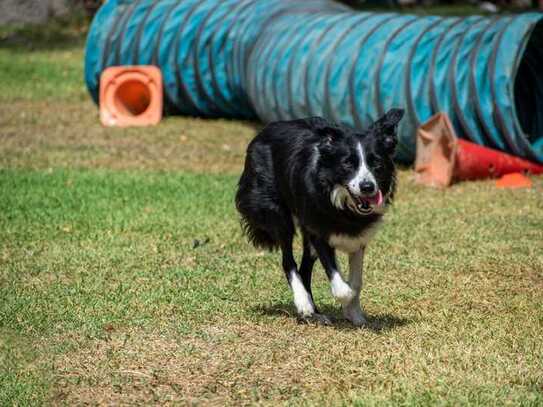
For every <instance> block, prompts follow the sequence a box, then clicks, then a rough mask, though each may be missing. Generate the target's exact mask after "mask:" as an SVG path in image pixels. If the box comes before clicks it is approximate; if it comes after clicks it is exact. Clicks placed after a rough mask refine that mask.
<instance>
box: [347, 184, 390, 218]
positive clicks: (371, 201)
mask: <svg viewBox="0 0 543 407" xmlns="http://www.w3.org/2000/svg"><path fill="white" fill-rule="evenodd" d="M349 193H350V191H349ZM351 197H352V199H353V201H354V202H355V204H356V209H358V211H359V212H360V213H362V214H364V215H367V214H369V213H372V212H373V210H374V208H375V207H378V206H381V204H382V203H383V193H382V192H381V191H380V190H379V191H377V192H376V193H375V194H374V195H372V196H358V197H355V196H353V194H351Z"/></svg>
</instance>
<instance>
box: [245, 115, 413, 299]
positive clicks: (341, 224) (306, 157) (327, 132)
mask: <svg viewBox="0 0 543 407" xmlns="http://www.w3.org/2000/svg"><path fill="white" fill-rule="evenodd" d="M402 115H403V111H402V110H399V109H393V110H392V111H390V112H389V113H387V114H386V115H385V116H384V117H383V118H381V119H380V120H378V121H377V122H375V123H374V124H373V125H372V126H371V127H370V128H369V129H367V130H366V131H364V132H361V133H357V132H355V131H354V130H352V129H349V128H346V127H343V126H339V125H336V124H332V123H330V122H328V121H326V120H324V119H322V118H319V117H312V118H307V119H300V120H293V121H281V122H274V123H271V124H269V125H267V126H266V127H265V128H264V129H263V130H262V131H261V132H260V133H259V134H258V135H257V136H256V137H255V138H254V139H253V140H252V142H251V143H250V144H249V146H248V149H247V156H246V161H245V168H244V171H243V174H242V175H241V178H240V180H239V188H238V191H237V194H236V207H237V209H238V211H239V212H240V214H241V217H242V226H243V229H244V231H245V233H246V234H247V236H248V237H249V240H250V241H251V242H252V243H253V244H254V245H255V246H259V247H263V248H267V249H277V248H280V249H281V250H282V252H283V267H284V269H285V273H287V278H288V277H289V271H291V270H292V269H293V268H296V263H295V262H294V258H293V256H292V240H293V236H294V234H295V233H296V225H295V222H296V223H297V226H299V228H300V230H301V232H302V235H303V238H304V254H303V258H302V264H301V267H300V270H299V273H300V275H301V277H302V280H303V282H304V286H305V287H306V289H307V290H308V292H309V293H310V292H311V290H310V282H311V270H312V267H313V263H314V261H315V259H314V255H312V254H311V250H310V249H311V248H314V249H315V250H316V252H317V254H318V256H319V258H320V259H321V262H323V265H324V267H325V270H326V271H327V274H329V277H330V273H329V270H328V269H327V267H334V266H335V254H334V249H333V248H332V247H330V245H329V244H328V241H329V238H330V236H331V235H348V236H358V235H360V234H361V233H363V232H364V230H366V229H368V228H370V227H371V226H373V225H374V224H375V223H376V222H378V221H379V220H380V219H381V217H382V214H381V213H371V214H369V215H360V214H358V213H356V212H353V211H351V210H349V209H347V208H346V209H340V208H338V207H336V206H334V205H333V204H332V201H331V198H330V197H331V193H332V190H333V188H334V186H335V185H338V184H340V185H345V184H346V182H347V181H348V180H349V179H351V178H352V177H353V175H354V174H355V172H356V171H357V169H358V167H359V161H360V158H359V154H358V153H357V145H358V143H360V144H361V146H362V148H363V150H364V152H365V160H366V165H367V167H368V168H369V169H370V171H371V172H372V174H373V175H374V177H375V180H376V183H377V187H378V188H379V189H380V190H381V191H382V192H383V195H384V196H385V205H387V204H388V203H390V201H391V200H392V198H393V195H394V188H395V169H394V164H393V161H392V156H393V153H394V148H395V146H396V143H397V139H396V133H395V132H396V127H397V123H398V121H399V120H400V119H401V117H402ZM311 246H312V247H311ZM326 263H328V264H326Z"/></svg>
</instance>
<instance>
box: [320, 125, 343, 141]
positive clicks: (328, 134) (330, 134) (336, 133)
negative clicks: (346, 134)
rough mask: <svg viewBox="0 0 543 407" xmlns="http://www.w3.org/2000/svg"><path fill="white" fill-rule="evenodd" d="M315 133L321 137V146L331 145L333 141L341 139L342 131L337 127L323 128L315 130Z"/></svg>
mask: <svg viewBox="0 0 543 407" xmlns="http://www.w3.org/2000/svg"><path fill="white" fill-rule="evenodd" d="M317 133H318V134H319V135H320V136H321V140H322V141H321V144H322V145H332V144H333V143H334V141H336V140H338V139H339V138H341V137H343V130H341V129H340V128H339V127H334V126H325V127H321V128H318V129H317Z"/></svg>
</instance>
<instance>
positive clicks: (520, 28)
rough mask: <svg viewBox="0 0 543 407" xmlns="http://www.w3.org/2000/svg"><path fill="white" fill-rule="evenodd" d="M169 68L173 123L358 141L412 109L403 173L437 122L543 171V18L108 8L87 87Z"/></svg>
mask: <svg viewBox="0 0 543 407" xmlns="http://www.w3.org/2000/svg"><path fill="white" fill-rule="evenodd" d="M119 65H156V66H158V67H159V68H160V69H161V71H162V74H163V77H164V99H165V100H164V105H165V110H166V112H167V113H170V114H186V115H194V116H202V117H231V118H255V117H258V118H260V119H261V120H262V121H264V122H267V121H271V120H279V119H293V118H299V117H305V116H314V115H320V116H324V117H326V118H328V119H330V120H333V121H336V122H338V123H342V124H345V125H348V126H352V127H355V128H357V129H363V128H365V127H366V126H368V125H369V124H370V123H371V121H373V120H375V119H376V118H377V117H378V116H379V115H381V114H383V113H384V112H385V111H386V110H388V109H389V108H392V107H403V108H405V109H406V111H407V114H406V116H405V118H404V119H403V120H402V123H401V126H400V129H399V135H400V144H399V146H400V148H399V150H398V155H397V159H398V160H399V161H401V162H405V163H411V162H412V161H413V160H414V157H415V134H416V129H417V127H418V126H419V125H420V124H421V123H423V122H425V121H426V120H427V119H428V118H430V117H431V116H432V115H433V114H435V113H437V112H445V113H447V114H448V115H449V117H450V118H451V121H452V123H453V125H454V128H455V130H456V132H457V134H458V135H459V136H460V137H462V138H465V139H467V140H470V141H473V142H475V143H477V144H481V145H484V146H488V147H491V148H494V149H498V150H501V151H505V152H508V153H510V154H514V155H516V156H519V157H523V158H527V159H529V160H532V161H536V162H540V163H543V14H540V13H528V14H517V15H502V16H497V17H481V16H470V17H437V16H424V17H421V16H413V15H406V14H396V13H367V12H356V11H354V10H352V9H350V8H348V7H346V6H344V5H341V4H339V3H335V2H333V1H327V0H303V1H302V0H300V1H293V0H223V1H221V0H108V1H106V3H105V4H104V5H103V6H102V7H101V9H100V10H99V12H98V14H97V15H96V16H95V19H94V21H93V24H92V26H91V29H90V32H89V36H88V39H87V49H86V61H85V80H86V83H87V86H88V88H89V91H90V93H91V95H92V96H93V98H94V100H95V101H96V102H98V97H99V96H98V95H99V82H100V75H101V73H102V71H103V70H104V69H105V68H107V67H110V66H119Z"/></svg>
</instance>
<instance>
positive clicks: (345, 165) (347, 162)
mask: <svg viewBox="0 0 543 407" xmlns="http://www.w3.org/2000/svg"><path fill="white" fill-rule="evenodd" d="M341 166H342V167H343V168H347V169H350V168H352V166H353V163H352V162H351V159H350V157H343V158H342V159H341Z"/></svg>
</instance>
